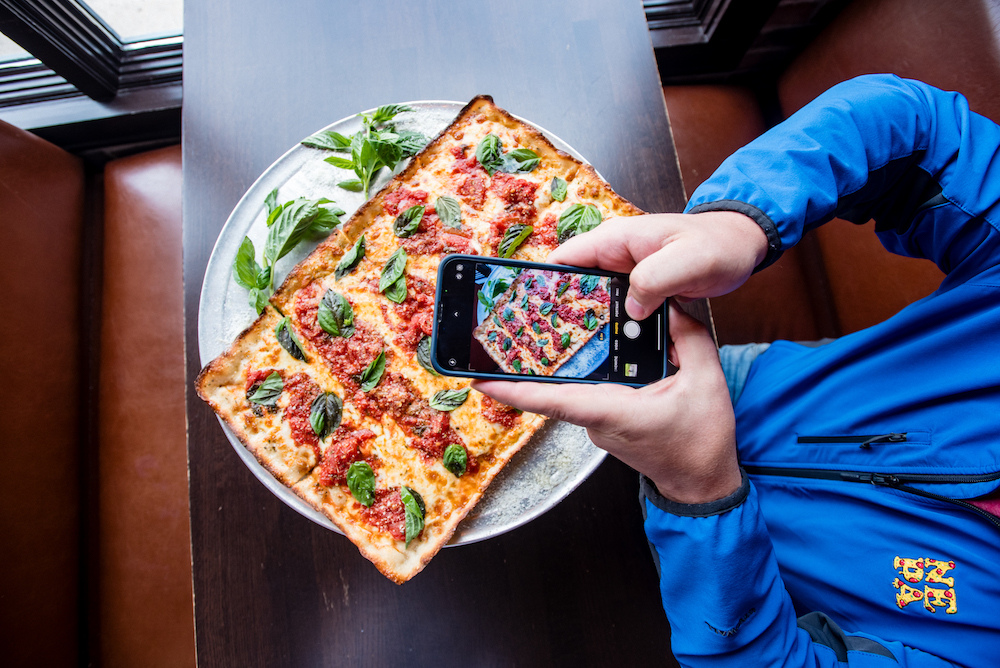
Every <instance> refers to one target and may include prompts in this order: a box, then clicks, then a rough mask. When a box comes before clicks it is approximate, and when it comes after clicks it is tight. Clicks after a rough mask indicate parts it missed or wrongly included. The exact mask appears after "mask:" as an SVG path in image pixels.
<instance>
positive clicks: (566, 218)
mask: <svg viewBox="0 0 1000 668" xmlns="http://www.w3.org/2000/svg"><path fill="white" fill-rule="evenodd" d="M602 220H603V218H602V217H601V211H600V209H598V208H597V207H596V206H594V205H593V204H587V205H586V206H585V205H583V204H580V203H576V204H571V205H570V206H569V207H568V208H567V209H566V210H565V211H563V212H562V215H561V216H559V223H558V224H557V225H556V236H557V237H558V239H559V243H563V242H565V241H566V240H567V239H569V238H571V237H575V236H576V235H578V234H583V233H584V232H589V231H591V230H592V229H594V228H595V227H597V226H598V225H600V224H601V221H602Z"/></svg>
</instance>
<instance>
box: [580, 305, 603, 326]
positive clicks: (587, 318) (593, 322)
mask: <svg viewBox="0 0 1000 668" xmlns="http://www.w3.org/2000/svg"><path fill="white" fill-rule="evenodd" d="M583 324H584V326H585V327H586V328H587V329H589V330H594V329H597V325H598V324H599V322H598V320H597V314H595V313H594V309H592V308H589V309H587V313H586V314H585V315H584V316H583Z"/></svg>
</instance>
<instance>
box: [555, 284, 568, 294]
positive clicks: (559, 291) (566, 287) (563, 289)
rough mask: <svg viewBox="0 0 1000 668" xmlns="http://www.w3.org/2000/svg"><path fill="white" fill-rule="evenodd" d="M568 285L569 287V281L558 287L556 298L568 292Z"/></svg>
mask: <svg viewBox="0 0 1000 668" xmlns="http://www.w3.org/2000/svg"><path fill="white" fill-rule="evenodd" d="M569 285H570V282H569V281H566V282H565V283H563V284H562V285H560V286H559V289H557V290H556V297H562V296H563V293H564V292H566V291H567V290H569Z"/></svg>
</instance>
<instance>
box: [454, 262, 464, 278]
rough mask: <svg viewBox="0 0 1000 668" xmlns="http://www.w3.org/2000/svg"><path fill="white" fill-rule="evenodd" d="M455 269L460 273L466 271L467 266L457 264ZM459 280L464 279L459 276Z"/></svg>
mask: <svg viewBox="0 0 1000 668" xmlns="http://www.w3.org/2000/svg"><path fill="white" fill-rule="evenodd" d="M455 269H457V270H458V271H465V265H464V264H456V265H455ZM458 278H462V277H461V276H459V277H458Z"/></svg>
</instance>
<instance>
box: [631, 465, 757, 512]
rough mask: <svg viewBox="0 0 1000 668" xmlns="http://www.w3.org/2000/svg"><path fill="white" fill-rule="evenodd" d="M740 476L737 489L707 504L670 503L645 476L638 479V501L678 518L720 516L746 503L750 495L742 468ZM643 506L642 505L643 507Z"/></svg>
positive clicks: (747, 480)
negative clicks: (650, 504) (648, 503)
mask: <svg viewBox="0 0 1000 668" xmlns="http://www.w3.org/2000/svg"><path fill="white" fill-rule="evenodd" d="M740 476H741V477H742V482H741V483H740V487H739V489H737V490H736V491H735V492H733V493H732V494H730V495H729V496H727V497H725V498H722V499H718V500H716V501H709V502H708V503H678V502H677V501H671V500H670V499H668V498H666V497H664V496H663V495H662V494H660V490H658V489H656V485H655V484H654V483H653V481H652V480H650V479H649V478H647V477H646V476H641V477H640V478H639V499H640V501H646V500H648V501H649V502H650V503H652V504H653V505H654V506H656V507H657V508H659V509H660V510H662V511H663V512H665V513H670V514H671V515H678V516H680V517H712V516H713V515H721V514H723V513H726V512H729V511H730V510H732V509H733V508H736V507H737V506H739V505H740V504H741V503H743V502H744V501H746V498H747V495H749V494H750V478H749V477H748V476H747V473H746V471H744V470H743V469H742V468H741V469H740ZM645 505H646V504H645V503H643V507H645Z"/></svg>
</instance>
